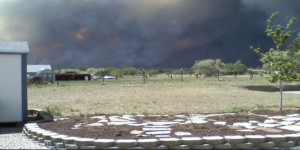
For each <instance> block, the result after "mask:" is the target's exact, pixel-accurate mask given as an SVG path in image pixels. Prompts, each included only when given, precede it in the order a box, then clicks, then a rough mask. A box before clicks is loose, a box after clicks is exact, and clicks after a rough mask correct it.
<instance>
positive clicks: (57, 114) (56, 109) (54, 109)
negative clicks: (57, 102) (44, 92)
mask: <svg viewBox="0 0 300 150" xmlns="http://www.w3.org/2000/svg"><path fill="white" fill-rule="evenodd" d="M46 111H47V112H48V113H49V114H51V115H52V116H53V117H54V118H55V117H60V116H62V115H61V114H62V110H61V109H60V108H59V107H57V106H55V107H50V106H46Z"/></svg>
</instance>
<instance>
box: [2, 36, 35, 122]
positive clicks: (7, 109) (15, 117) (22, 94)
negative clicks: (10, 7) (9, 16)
mask: <svg viewBox="0 0 300 150" xmlns="http://www.w3.org/2000/svg"><path fill="white" fill-rule="evenodd" d="M28 53H29V47H28V43H27V42H24V41H11V42H8V41H2V42H1V41H0V83H1V84H0V123H12V122H26V120H27V85H26V72H27V71H26V65H27V54H28Z"/></svg>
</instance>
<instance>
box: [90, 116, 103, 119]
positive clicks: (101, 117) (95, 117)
mask: <svg viewBox="0 0 300 150" xmlns="http://www.w3.org/2000/svg"><path fill="white" fill-rule="evenodd" d="M90 118H92V119H106V116H92V117H90Z"/></svg>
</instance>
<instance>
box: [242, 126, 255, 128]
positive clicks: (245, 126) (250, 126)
mask: <svg viewBox="0 0 300 150" xmlns="http://www.w3.org/2000/svg"><path fill="white" fill-rule="evenodd" d="M244 127H245V128H247V129H255V128H257V126H244Z"/></svg>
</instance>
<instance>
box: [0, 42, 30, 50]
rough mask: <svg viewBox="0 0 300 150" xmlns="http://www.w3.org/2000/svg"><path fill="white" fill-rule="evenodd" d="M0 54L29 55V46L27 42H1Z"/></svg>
mask: <svg viewBox="0 0 300 150" xmlns="http://www.w3.org/2000/svg"><path fill="white" fill-rule="evenodd" d="M0 53H29V46H28V43H27V42H25V41H0Z"/></svg>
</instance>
